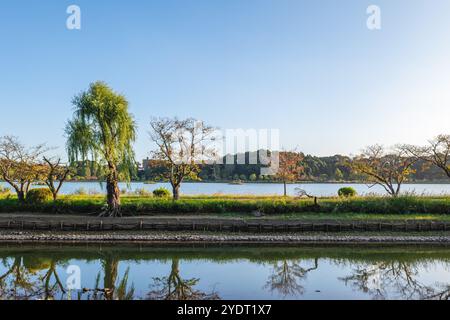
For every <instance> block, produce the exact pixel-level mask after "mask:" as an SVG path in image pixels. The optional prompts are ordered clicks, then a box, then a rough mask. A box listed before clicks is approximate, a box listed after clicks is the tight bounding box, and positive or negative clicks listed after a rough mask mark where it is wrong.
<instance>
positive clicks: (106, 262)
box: [78, 253, 134, 300]
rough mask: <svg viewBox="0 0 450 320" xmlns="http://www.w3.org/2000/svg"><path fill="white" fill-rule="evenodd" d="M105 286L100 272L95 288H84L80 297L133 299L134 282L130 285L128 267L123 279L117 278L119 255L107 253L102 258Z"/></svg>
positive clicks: (87, 298) (88, 298)
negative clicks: (101, 284)
mask: <svg viewBox="0 0 450 320" xmlns="http://www.w3.org/2000/svg"><path fill="white" fill-rule="evenodd" d="M101 264H102V268H103V287H101V286H100V273H99V274H98V275H97V278H96V281H95V287H94V288H93V289H88V288H84V289H83V290H82V292H81V293H80V294H79V295H78V298H79V299H85V300H133V299H134V284H131V286H130V287H128V277H129V274H130V268H128V269H127V270H126V271H125V273H124V275H123V277H122V279H119V280H118V279H117V277H118V271H119V259H118V257H116V256H114V255H112V254H109V253H106V254H105V255H104V257H103V259H102V262H101Z"/></svg>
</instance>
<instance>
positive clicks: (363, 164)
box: [349, 145, 417, 197]
mask: <svg viewBox="0 0 450 320" xmlns="http://www.w3.org/2000/svg"><path fill="white" fill-rule="evenodd" d="M416 162H417V158H415V157H411V156H409V155H408V154H407V152H406V151H405V150H404V149H403V148H401V147H395V148H393V149H392V150H391V151H390V152H388V151H386V150H385V148H384V147H383V146H380V145H374V146H370V147H367V149H366V150H365V151H364V152H363V153H362V154H361V155H359V156H357V157H355V158H354V159H353V161H351V162H350V163H349V166H351V167H352V169H353V170H354V171H355V173H362V174H363V175H365V176H366V177H367V179H368V181H369V182H371V183H372V184H371V185H370V187H373V186H375V185H380V186H382V187H383V188H384V189H385V190H386V192H387V193H388V194H389V195H391V196H393V197H397V196H398V195H399V194H400V189H401V186H402V184H403V183H404V182H405V181H406V180H407V179H408V177H409V175H411V174H412V173H413V172H414V170H413V169H412V166H413V165H414V163H416Z"/></svg>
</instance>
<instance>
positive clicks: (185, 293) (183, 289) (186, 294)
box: [147, 259, 220, 300]
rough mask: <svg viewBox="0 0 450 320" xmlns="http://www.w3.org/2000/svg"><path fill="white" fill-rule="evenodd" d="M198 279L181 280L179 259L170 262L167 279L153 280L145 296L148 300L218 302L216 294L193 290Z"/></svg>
mask: <svg viewBox="0 0 450 320" xmlns="http://www.w3.org/2000/svg"><path fill="white" fill-rule="evenodd" d="M199 281H200V279H198V278H192V279H183V278H182V277H181V275H180V261H179V259H173V260H172V266H171V270H170V274H169V276H167V277H162V278H158V277H156V278H153V284H152V286H151V287H152V288H153V290H152V291H150V292H149V293H148V295H147V298H148V299H149V300H219V299H220V297H219V295H218V294H217V293H216V292H214V291H213V292H211V293H206V292H203V291H200V290H197V289H195V286H196V285H197V284H198V282H199Z"/></svg>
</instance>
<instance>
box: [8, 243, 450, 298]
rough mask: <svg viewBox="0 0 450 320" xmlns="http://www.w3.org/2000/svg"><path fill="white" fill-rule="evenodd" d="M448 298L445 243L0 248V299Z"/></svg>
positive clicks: (449, 267) (449, 259) (449, 263)
mask: <svg viewBox="0 0 450 320" xmlns="http://www.w3.org/2000/svg"><path fill="white" fill-rule="evenodd" d="M70 266H72V270H73V266H76V268H79V270H80V271H81V277H80V279H81V288H83V289H82V290H67V284H66V281H67V279H68V273H67V272H68V270H70V268H69V267H70ZM449 297H450V247H419V246H416V247H373V246H366V247H346V246H344V247H342V246H341V247H311V246H307V247H256V246H253V247H249V246H245V247H241V246H238V247H236V246H234V247H227V246H222V247H194V246H186V247H182V248H180V247H167V246H166V247H139V246H138V245H129V246H123V247H117V246H115V247H108V246H106V247H105V246H103V247H100V246H95V245H92V246H67V245H66V246H21V247H17V246H13V247H8V246H5V245H2V246H0V298H1V299H68V298H70V299H448V298H449Z"/></svg>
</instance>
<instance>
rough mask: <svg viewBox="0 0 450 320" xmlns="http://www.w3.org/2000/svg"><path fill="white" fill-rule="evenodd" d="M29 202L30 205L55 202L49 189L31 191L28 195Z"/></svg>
mask: <svg viewBox="0 0 450 320" xmlns="http://www.w3.org/2000/svg"><path fill="white" fill-rule="evenodd" d="M26 200H27V202H28V203H30V204H42V203H45V202H48V201H51V200H53V195H52V193H51V191H50V190H49V189H44V188H39V189H31V190H30V191H28V193H27V199H26Z"/></svg>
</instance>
